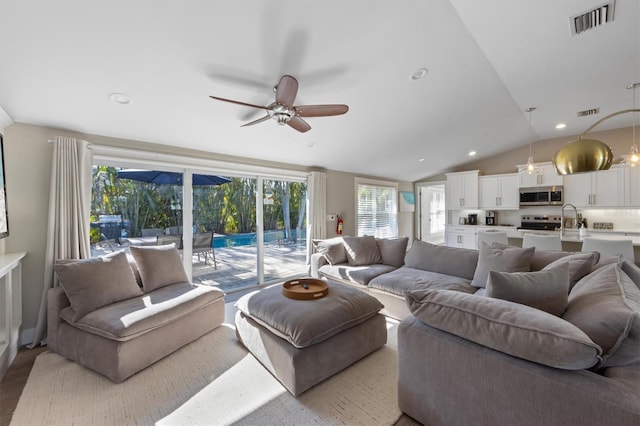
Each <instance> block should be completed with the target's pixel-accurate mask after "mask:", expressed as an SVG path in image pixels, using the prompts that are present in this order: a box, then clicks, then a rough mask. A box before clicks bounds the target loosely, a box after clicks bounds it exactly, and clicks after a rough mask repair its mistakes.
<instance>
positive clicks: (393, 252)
mask: <svg viewBox="0 0 640 426" xmlns="http://www.w3.org/2000/svg"><path fill="white" fill-rule="evenodd" d="M408 243H409V237H403V238H395V239H386V238H384V239H383V238H380V239H378V238H376V244H377V245H378V250H379V251H380V255H381V256H382V263H383V264H385V265H389V266H395V267H396V268H399V267H401V266H402V265H404V256H405V254H406V253H407V244H408Z"/></svg>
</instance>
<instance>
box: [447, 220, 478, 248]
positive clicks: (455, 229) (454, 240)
mask: <svg viewBox="0 0 640 426" xmlns="http://www.w3.org/2000/svg"><path fill="white" fill-rule="evenodd" d="M445 241H446V244H447V246H449V247H459V248H468V249H475V248H476V230H475V229H474V228H470V227H464V226H450V225H447V226H446V227H445Z"/></svg>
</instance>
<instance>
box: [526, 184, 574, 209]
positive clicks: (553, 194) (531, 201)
mask: <svg viewBox="0 0 640 426" xmlns="http://www.w3.org/2000/svg"><path fill="white" fill-rule="evenodd" d="M562 192H563V188H562V186H539V187H533V188H520V205H521V206H561V205H562V203H563V200H564V198H563V194H562Z"/></svg>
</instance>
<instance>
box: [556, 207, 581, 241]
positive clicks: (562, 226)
mask: <svg viewBox="0 0 640 426" xmlns="http://www.w3.org/2000/svg"><path fill="white" fill-rule="evenodd" d="M567 206H571V207H572V208H573V213H574V215H575V216H574V217H575V222H574V223H575V224H577V223H578V209H576V206H574V205H573V204H570V203H566V204H563V205H562V209H561V210H560V238H562V237H564V230H565V228H566V227H565V226H564V208H565V207H567Z"/></svg>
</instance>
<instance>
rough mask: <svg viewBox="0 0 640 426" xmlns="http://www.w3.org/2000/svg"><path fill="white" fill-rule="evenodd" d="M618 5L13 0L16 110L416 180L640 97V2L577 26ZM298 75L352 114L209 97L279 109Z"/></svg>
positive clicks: (631, 0) (306, 89)
mask: <svg viewBox="0 0 640 426" xmlns="http://www.w3.org/2000/svg"><path fill="white" fill-rule="evenodd" d="M604 1H605V0H563V1H557V0H519V1H513V0H482V1H478V0H449V1H444V0H403V1H391V0H351V1H336V0H329V1H315V2H314V1H301V0H280V1H273V0H245V1H235V2H234V1H224V2H223V1H204V0H202V1H195V0H185V1H179V2H178V1H170V0H137V1H124V0H112V1H108V2H106V1H105V2H87V1H85V2H80V1H71V0H60V1H55V2H51V1H44V0H39V1H10V0H0V106H1V107H2V108H4V110H5V111H6V112H7V113H8V114H9V116H10V117H11V118H12V119H13V120H14V121H15V122H20V123H30V124H37V125H44V126H51V127H58V128H64V129H69V130H74V131H79V132H84V133H91V134H99V135H105V136H111V137H118V138H126V139H135V140H141V141H149V142H155V143H160V144H168V145H176V146H183V147H188V148H193V149H200V150H205V151H211V152H216V153H221V154H229V155H237V156H242V157H248V158H255V159H260V160H273V161H278V162H286V163H294V164H300V165H306V166H319V167H325V168H328V169H332V170H340V171H349V172H354V173H359V174H367V175H374V176H380V177H386V178H392V179H398V180H406V181H415V180H419V179H421V178H423V177H426V176H430V175H434V174H437V173H440V172H442V171H444V170H446V169H448V168H450V167H453V166H456V165H458V164H461V163H464V162H466V161H468V160H469V157H468V156H467V153H468V152H469V151H470V150H475V151H477V157H476V158H482V157H487V156H491V155H493V154H496V153H498V152H501V151H505V150H508V149H511V148H515V147H519V146H523V145H526V144H528V143H529V141H531V140H535V139H538V138H551V137H559V136H568V135H576V134H578V133H580V132H582V131H583V130H584V129H585V128H587V127H588V126H589V125H591V124H593V123H594V122H595V121H596V120H597V119H598V118H600V117H602V116H604V115H606V114H609V113H611V112H614V111H617V110H620V109H626V108H630V107H631V106H632V105H633V91H632V90H628V89H626V86H627V85H629V84H631V83H636V82H640V31H639V27H640V0H616V1H615V8H614V19H613V21H612V22H609V23H606V24H604V25H601V26H598V27H597V28H592V29H589V30H587V31H584V32H583V33H581V34H578V35H575V36H574V35H572V32H571V30H570V18H571V17H573V16H575V15H578V14H581V13H582V12H585V11H587V10H590V9H592V8H595V7H598V6H600V5H602V4H603V2H604ZM610 3H613V2H610ZM420 68H426V69H427V70H428V71H427V73H426V75H425V76H424V77H423V78H421V79H417V80H413V79H411V78H410V77H411V75H412V74H413V73H414V72H415V71H416V70H418V69H420ZM283 74H290V75H293V76H294V77H296V78H297V79H298V81H299V85H300V87H299V90H298V96H297V99H296V104H325V103H344V104H347V105H349V107H350V110H349V112H348V113H347V114H345V115H341V116H336V117H318V118H309V119H307V121H308V123H309V124H310V125H311V127H312V129H311V130H310V131H309V132H306V133H299V132H297V131H295V130H293V129H292V128H290V127H288V126H279V125H278V124H277V123H276V122H275V121H273V120H268V121H266V122H263V123H260V124H257V125H254V126H249V127H240V126H241V125H242V124H243V123H246V122H248V121H251V120H255V119H257V118H259V117H260V116H261V115H264V111H261V110H259V109H254V108H249V107H244V106H240V105H234V104H230V103H225V102H220V101H215V100H212V99H210V98H209V95H215V96H220V97H224V98H231V99H237V100H240V101H244V102H248V103H252V104H259V105H268V104H270V103H272V102H273V100H274V93H273V86H274V85H275V84H276V83H277V82H278V80H279V79H280V77H281V76H282V75H283ZM112 93H123V94H126V95H127V96H128V97H129V98H130V102H129V103H128V104H125V105H121V104H118V103H115V102H113V101H112V100H110V98H109V95H110V94H112ZM639 97H640V95H639ZM639 101H640V99H639ZM531 106H535V107H537V110H536V111H535V112H533V113H532V116H531V117H532V129H531V130H530V127H529V115H528V114H527V113H526V112H524V109H525V108H527V107H531ZM595 108H599V114H598V115H594V116H588V117H582V118H579V117H577V112H578V111H582V110H589V109H595ZM637 115H639V114H635V115H634V114H626V115H623V116H619V117H616V118H614V119H611V120H609V121H607V122H606V123H603V125H602V126H601V127H599V129H601V130H605V129H607V128H618V127H627V126H630V125H632V124H633V122H634V120H636V121H637V120H638V117H636V116H637ZM559 122H564V123H566V125H567V127H566V128H565V129H563V130H557V129H555V126H556V124H557V123H559ZM420 160H423V161H420ZM525 160H526V159H523V162H524V161H525Z"/></svg>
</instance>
